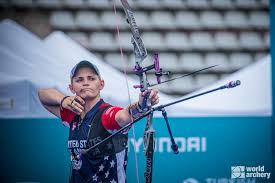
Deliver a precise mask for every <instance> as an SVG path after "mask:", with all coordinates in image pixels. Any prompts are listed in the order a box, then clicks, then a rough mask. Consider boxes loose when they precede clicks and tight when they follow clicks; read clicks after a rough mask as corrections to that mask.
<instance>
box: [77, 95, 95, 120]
mask: <svg viewBox="0 0 275 183" xmlns="http://www.w3.org/2000/svg"><path fill="white" fill-rule="evenodd" d="M99 101H100V95H98V96H97V97H95V98H94V99H92V100H87V101H85V106H84V111H83V112H82V113H81V118H82V119H83V118H84V116H85V114H86V113H87V112H89V111H90V110H91V109H92V108H93V107H94V106H95V105H96V104H97V103H98V102H99Z"/></svg>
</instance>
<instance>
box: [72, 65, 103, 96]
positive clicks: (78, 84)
mask: <svg viewBox="0 0 275 183" xmlns="http://www.w3.org/2000/svg"><path fill="white" fill-rule="evenodd" d="M103 87H104V80H101V79H100V77H99V76H98V75H96V74H95V72H94V71H93V70H92V69H90V68H86V67H84V68H80V69H79V70H78V71H77V73H76V75H75V77H73V79H72V83H71V85H70V89H71V91H72V92H73V93H75V94H76V95H78V96H80V97H81V98H83V99H84V100H88V99H94V98H96V97H97V96H99V94H100V90H102V89H103Z"/></svg>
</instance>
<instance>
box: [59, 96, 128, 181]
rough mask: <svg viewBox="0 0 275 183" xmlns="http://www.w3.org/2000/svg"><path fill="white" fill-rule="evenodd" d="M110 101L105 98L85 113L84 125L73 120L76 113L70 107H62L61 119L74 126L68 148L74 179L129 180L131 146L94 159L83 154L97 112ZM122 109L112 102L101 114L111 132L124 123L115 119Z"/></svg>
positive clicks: (72, 177)
mask: <svg viewBox="0 0 275 183" xmlns="http://www.w3.org/2000/svg"><path fill="white" fill-rule="evenodd" d="M106 105H109V104H107V103H105V102H104V101H103V100H102V99H101V100H100V101H99V102H98V103H97V104H96V105H95V106H94V107H93V108H92V109H91V110H90V111H89V112H88V113H87V114H86V115H85V117H84V118H83V120H82V122H81V125H80V126H79V125H76V124H75V123H72V122H73V120H74V119H75V117H76V114H75V113H74V112H72V111H70V110H67V109H61V110H60V114H61V120H62V123H63V125H65V126H67V127H70V124H71V123H72V124H71V126H72V127H71V128H70V135H69V139H68V149H69V151H70V153H71V162H72V172H71V178H70V182H73V183H80V182H102V183H103V182H110V183H124V182H126V165H127V149H124V150H122V151H121V152H119V153H116V154H112V155H109V156H104V157H102V158H97V159H91V158H87V157H85V156H81V158H79V159H78V158H75V157H79V156H80V155H81V150H82V149H85V148H86V143H87V136H88V132H89V129H90V123H91V120H92V119H93V118H94V116H95V114H96V113H97V112H98V111H99V110H100V109H102V108H104V107H105V106H106ZM120 110H122V108H120V107H115V106H110V107H109V108H108V109H107V110H106V111H105V112H104V113H103V114H102V116H101V122H102V125H103V127H104V128H105V129H106V130H107V131H108V132H109V133H110V134H111V133H113V132H115V131H116V130H118V129H120V128H121V127H120V126H119V125H118V123H117V122H116V120H115V115H116V114H117V112H118V111H120ZM90 133H91V132H90Z"/></svg>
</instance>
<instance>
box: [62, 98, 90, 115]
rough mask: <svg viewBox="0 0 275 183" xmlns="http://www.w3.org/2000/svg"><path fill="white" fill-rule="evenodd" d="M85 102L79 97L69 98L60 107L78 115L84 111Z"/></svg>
mask: <svg viewBox="0 0 275 183" xmlns="http://www.w3.org/2000/svg"><path fill="white" fill-rule="evenodd" d="M84 105H85V101H84V100H83V99H82V98H81V97H79V96H70V97H67V98H65V99H64V100H63V102H62V104H61V107H62V108H65V109H68V110H70V111H72V112H74V113H76V114H78V115H80V114H81V113H82V112H83V110H84Z"/></svg>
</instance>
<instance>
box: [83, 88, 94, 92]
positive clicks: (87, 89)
mask: <svg viewBox="0 0 275 183" xmlns="http://www.w3.org/2000/svg"><path fill="white" fill-rule="evenodd" d="M81 91H82V92H85V91H90V92H93V91H94V90H92V89H90V88H84V89H82V90H81Z"/></svg>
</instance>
